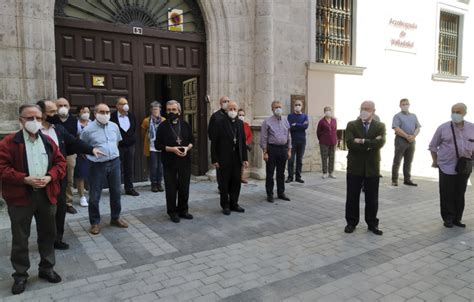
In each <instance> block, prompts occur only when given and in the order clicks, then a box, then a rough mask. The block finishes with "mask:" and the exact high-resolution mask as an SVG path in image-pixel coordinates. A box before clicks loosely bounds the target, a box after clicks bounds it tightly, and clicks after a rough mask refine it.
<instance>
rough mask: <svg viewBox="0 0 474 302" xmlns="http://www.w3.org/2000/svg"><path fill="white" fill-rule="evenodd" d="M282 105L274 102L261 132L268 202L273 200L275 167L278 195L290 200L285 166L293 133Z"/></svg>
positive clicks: (289, 154) (280, 197) (289, 153)
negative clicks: (286, 190) (286, 193)
mask: <svg viewBox="0 0 474 302" xmlns="http://www.w3.org/2000/svg"><path fill="white" fill-rule="evenodd" d="M282 107H283V105H282V103H281V102H279V101H273V102H272V111H273V115H272V116H270V117H269V118H267V119H265V120H264V121H263V123H262V132H261V133H260V147H261V148H262V151H263V160H264V161H265V162H266V173H267V177H266V180H265V188H266V191H267V201H268V202H273V186H274V181H273V174H275V168H276V170H277V173H276V174H277V175H276V180H277V196H278V198H279V199H283V200H287V201H289V200H290V199H289V198H288V197H287V196H286V195H285V166H286V161H287V160H288V159H289V158H290V157H291V134H290V124H289V123H288V120H287V119H286V118H285V117H283V116H282V114H283V108H282Z"/></svg>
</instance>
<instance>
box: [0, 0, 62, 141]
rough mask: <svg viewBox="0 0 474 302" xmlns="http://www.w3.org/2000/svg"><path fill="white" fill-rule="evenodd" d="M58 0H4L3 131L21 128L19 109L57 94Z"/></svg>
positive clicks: (0, 38)
mask: <svg viewBox="0 0 474 302" xmlns="http://www.w3.org/2000/svg"><path fill="white" fill-rule="evenodd" d="M53 8H54V0H41V1H28V0H22V1H20V0H1V1H0V56H1V58H2V59H1V60H0V132H1V133H9V132H12V131H14V130H16V129H18V122H17V116H18V112H17V108H18V107H19V105H20V104H23V103H25V102H34V101H35V100H38V99H41V98H50V97H51V98H52V97H55V96H56V67H55V66H56V65H55V60H56V59H55V51H54V19H53V16H54V14H53V11H54V9H53Z"/></svg>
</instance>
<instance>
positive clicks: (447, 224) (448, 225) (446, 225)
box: [443, 221, 454, 228]
mask: <svg viewBox="0 0 474 302" xmlns="http://www.w3.org/2000/svg"><path fill="white" fill-rule="evenodd" d="M443 225H444V226H445V227H447V228H452V227H453V225H454V224H453V223H452V222H450V221H445V222H444V223H443Z"/></svg>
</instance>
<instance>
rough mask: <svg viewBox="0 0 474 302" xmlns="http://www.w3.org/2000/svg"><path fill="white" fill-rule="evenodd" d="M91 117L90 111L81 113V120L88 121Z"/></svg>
mask: <svg viewBox="0 0 474 302" xmlns="http://www.w3.org/2000/svg"><path fill="white" fill-rule="evenodd" d="M90 117H91V115H90V113H87V112H84V113H83V114H81V120H83V121H86V120H88V119H89V118H90Z"/></svg>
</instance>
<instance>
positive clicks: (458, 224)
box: [453, 221, 466, 228]
mask: <svg viewBox="0 0 474 302" xmlns="http://www.w3.org/2000/svg"><path fill="white" fill-rule="evenodd" d="M453 224H454V225H455V226H457V227H460V228H465V227H466V224H464V223H462V222H461V221H454V222H453Z"/></svg>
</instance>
